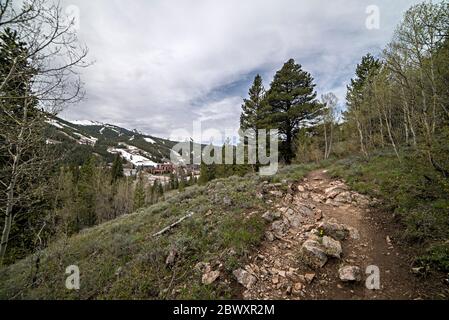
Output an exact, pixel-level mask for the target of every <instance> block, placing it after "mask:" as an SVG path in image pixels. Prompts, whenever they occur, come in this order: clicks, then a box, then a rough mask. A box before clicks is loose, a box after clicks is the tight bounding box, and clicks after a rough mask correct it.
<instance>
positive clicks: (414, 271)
mask: <svg viewBox="0 0 449 320" xmlns="http://www.w3.org/2000/svg"><path fill="white" fill-rule="evenodd" d="M423 270H424V268H423V267H420V268H412V273H413V274H420V273H421V272H423Z"/></svg>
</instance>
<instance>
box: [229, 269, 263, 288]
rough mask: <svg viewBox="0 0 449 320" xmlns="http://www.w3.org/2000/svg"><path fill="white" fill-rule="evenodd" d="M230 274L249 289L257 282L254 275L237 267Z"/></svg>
mask: <svg viewBox="0 0 449 320" xmlns="http://www.w3.org/2000/svg"><path fill="white" fill-rule="evenodd" d="M232 274H233V275H234V276H235V277H236V279H237V281H238V282H239V283H240V284H241V285H242V286H244V287H245V288H247V289H250V288H251V287H252V286H253V285H254V284H255V283H256V282H257V278H256V277H255V276H253V275H251V274H250V273H249V272H248V271H246V270H243V269H237V270H235V271H234V272H233V273H232Z"/></svg>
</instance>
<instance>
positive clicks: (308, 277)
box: [304, 273, 315, 284]
mask: <svg viewBox="0 0 449 320" xmlns="http://www.w3.org/2000/svg"><path fill="white" fill-rule="evenodd" d="M304 278H305V280H306V282H307V283H308V284H311V283H312V282H313V280H314V279H315V273H306V274H305V275H304Z"/></svg>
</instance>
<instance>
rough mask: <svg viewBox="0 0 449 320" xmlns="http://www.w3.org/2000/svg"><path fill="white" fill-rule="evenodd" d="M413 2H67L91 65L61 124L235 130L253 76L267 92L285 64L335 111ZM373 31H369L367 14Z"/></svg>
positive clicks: (156, 131)
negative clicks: (361, 64) (82, 95)
mask: <svg viewBox="0 0 449 320" xmlns="http://www.w3.org/2000/svg"><path fill="white" fill-rule="evenodd" d="M417 2H419V1H417V0H416V1H413V0H395V1H391V0H368V1H365V0H332V1H330V0H326V1H324V0H226V1H224V0H220V1H218V0H132V1H122V0H121V1H117V0H93V1H92V0H67V2H66V3H64V5H65V6H67V7H68V8H69V9H68V11H69V12H73V8H75V9H76V11H78V12H79V21H78V24H79V37H80V40H81V41H82V42H83V43H85V44H86V45H87V46H88V47H89V50H90V59H91V60H94V61H95V63H94V65H93V66H91V67H90V68H88V69H85V70H83V71H82V80H83V81H84V83H85V90H86V92H87V95H86V99H85V101H83V102H81V103H79V104H77V105H76V106H72V107H70V108H69V109H68V110H66V111H64V113H63V114H62V116H63V117H64V118H66V119H68V120H84V119H89V120H96V121H101V122H106V123H112V124H116V125H119V126H123V127H126V128H128V129H138V130H141V131H143V132H145V133H148V134H152V135H156V136H161V137H170V136H171V135H173V133H174V132H179V131H180V129H185V130H187V131H188V132H191V131H192V123H193V122H194V121H201V126H202V129H203V130H204V129H210V128H212V129H217V130H220V131H222V132H224V130H225V129H227V130H231V131H235V130H236V129H237V128H238V122H239V115H240V106H241V103H242V99H243V98H244V97H245V96H246V93H247V91H248V87H249V85H250V84H251V82H252V80H253V78H254V76H255V75H256V74H257V73H260V74H261V75H262V76H263V78H264V83H265V86H266V87H269V84H270V82H271V80H272V77H273V75H274V73H275V71H276V70H278V69H279V68H280V67H282V64H283V63H284V62H285V61H286V60H288V59H289V58H294V59H295V60H296V61H297V62H298V63H300V64H302V66H303V68H304V69H305V70H307V71H309V72H311V73H312V75H313V77H314V78H315V82H316V84H317V91H318V94H319V95H321V94H323V93H325V92H329V91H332V92H334V93H335V94H336V95H337V96H338V97H339V99H340V100H341V103H342V107H343V105H344V96H345V88H346V84H347V83H348V82H349V79H350V78H351V77H352V75H353V73H354V68H355V66H356V64H357V63H358V61H359V60H360V58H361V56H362V55H364V54H365V53H367V52H372V53H373V54H379V53H380V52H381V49H382V48H383V47H384V46H385V44H386V43H387V42H388V41H389V39H390V38H391V36H392V33H393V31H394V28H395V26H396V25H397V24H398V22H399V21H400V19H401V17H402V15H403V13H404V11H405V10H406V9H407V8H408V7H410V6H411V5H412V4H414V3H417ZM371 5H376V6H377V7H378V8H379V10H380V11H379V12H380V28H379V29H371V30H370V29H368V28H367V27H366V19H367V17H368V16H369V14H367V8H368V6H371Z"/></svg>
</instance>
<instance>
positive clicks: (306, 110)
mask: <svg viewBox="0 0 449 320" xmlns="http://www.w3.org/2000/svg"><path fill="white" fill-rule="evenodd" d="M316 96H317V94H316V92H315V84H314V83H313V78H312V76H311V75H310V73H308V72H306V71H304V70H302V67H301V65H299V64H296V63H295V60H293V59H290V60H289V61H287V62H286V63H285V64H284V66H283V67H282V69H281V70H279V71H278V72H277V73H276V75H275V77H274V80H273V82H272V83H271V88H270V90H269V91H268V94H267V102H268V105H267V106H266V108H265V110H264V112H263V114H264V119H263V121H262V123H263V124H264V126H265V128H266V129H270V128H276V129H279V134H280V136H281V139H282V140H283V141H282V144H281V150H280V151H281V152H280V153H281V155H282V156H283V158H284V160H285V162H286V163H287V164H290V163H291V160H292V159H293V157H294V150H293V142H294V138H295V137H296V134H297V133H298V130H299V128H300V127H301V126H304V125H310V124H313V123H314V122H315V121H316V120H318V119H319V117H320V110H321V107H322V106H321V105H320V104H319V103H318V102H317V100H316Z"/></svg>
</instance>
